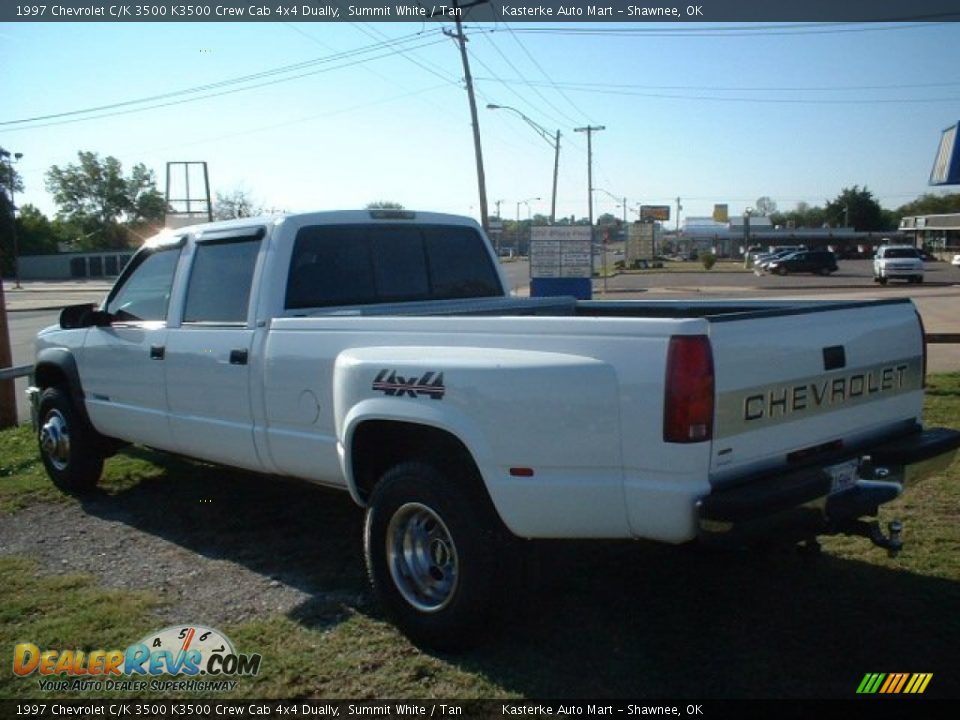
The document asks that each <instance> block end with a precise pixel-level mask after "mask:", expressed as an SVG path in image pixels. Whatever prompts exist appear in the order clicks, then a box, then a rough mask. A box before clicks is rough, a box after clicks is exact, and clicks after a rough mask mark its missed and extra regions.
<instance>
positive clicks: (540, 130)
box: [487, 103, 560, 225]
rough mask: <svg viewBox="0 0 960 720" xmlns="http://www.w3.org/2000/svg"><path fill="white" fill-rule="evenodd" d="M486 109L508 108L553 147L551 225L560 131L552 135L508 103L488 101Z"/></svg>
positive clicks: (553, 214) (551, 221)
mask: <svg viewBox="0 0 960 720" xmlns="http://www.w3.org/2000/svg"><path fill="white" fill-rule="evenodd" d="M487 110H510V111H511V112H514V113H516V114H517V115H519V116H520V117H521V118H523V121H524V122H525V123H527V125H529V126H530V127H532V128H533V129H534V132H536V133H537V135H539V136H540V137H542V138H543V139H544V140H545V141H546V143H547V145H549V146H550V147H552V148H553V195H552V196H551V199H550V224H551V225H553V223H554V221H555V220H556V215H557V171H558V169H559V168H560V131H559V130H557V134H556V137H554V136H553V135H551V134H550V131H549V130H547V129H546V128H545V127H543V126H542V125H540V124H538V123H535V122H534V121H533V120H531V119H530V118H528V117H527V116H526V115H524V114H523V113H522V112H520V111H519V110H517V109H516V108H513V107H510V106H509V105H494V104H493V103H488V104H487ZM539 199H540V198H537V200H539Z"/></svg>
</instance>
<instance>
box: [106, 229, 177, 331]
mask: <svg viewBox="0 0 960 720" xmlns="http://www.w3.org/2000/svg"><path fill="white" fill-rule="evenodd" d="M179 259H180V248H179V247H170V248H162V249H158V250H145V251H142V252H141V253H140V254H138V255H137V256H135V258H134V260H133V261H132V262H131V266H130V270H129V274H127V275H126V277H125V278H123V279H122V281H121V284H120V285H119V286H118V287H117V289H116V290H114V291H113V293H112V294H111V297H110V299H109V301H108V302H107V312H109V313H110V314H111V315H113V316H114V318H115V319H116V320H117V321H119V322H135V321H140V320H166V319H167V306H168V305H169V304H170V289H171V288H172V287H173V276H174V273H175V272H176V270H177V261H178V260H179ZM125 272H128V271H125Z"/></svg>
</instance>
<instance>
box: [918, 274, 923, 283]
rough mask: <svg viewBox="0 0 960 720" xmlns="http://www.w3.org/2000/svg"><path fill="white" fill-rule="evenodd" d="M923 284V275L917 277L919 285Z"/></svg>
mask: <svg viewBox="0 0 960 720" xmlns="http://www.w3.org/2000/svg"><path fill="white" fill-rule="evenodd" d="M922 282H923V275H917V284H918V285H919V284H920V283H922Z"/></svg>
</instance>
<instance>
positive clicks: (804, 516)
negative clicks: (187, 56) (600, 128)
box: [28, 211, 960, 648]
mask: <svg viewBox="0 0 960 720" xmlns="http://www.w3.org/2000/svg"><path fill="white" fill-rule="evenodd" d="M925 357H926V353H925V345H924V340H923V329H922V327H921V322H920V318H919V315H918V314H917V311H916V310H915V308H914V306H913V305H912V303H911V302H910V301H909V300H907V299H890V300H884V301H875V302H859V301H858V302H816V301H814V302H810V301H789V302H787V301H769V302H764V301H753V302H747V301H726V302H715V301H699V302H660V301H641V302H587V301H580V302H578V301H576V300H574V299H572V298H515V297H510V296H509V295H508V293H507V292H506V289H505V284H504V281H503V278H502V276H501V274H500V271H499V268H498V265H497V262H496V258H495V257H494V254H493V252H492V250H491V247H490V244H489V242H488V240H487V239H486V237H485V236H484V234H483V232H482V230H481V229H480V227H479V226H478V225H477V224H476V223H475V222H474V221H472V220H469V219H466V218H460V217H454V216H449V215H439V214H428V213H413V212H408V211H350V212H330V213H314V214H299V215H287V216H282V217H272V218H259V219H244V220H237V221H231V222H227V223H215V224H210V225H198V226H195V227H190V228H184V229H182V230H178V231H175V232H170V233H166V234H162V235H160V236H158V237H155V238H153V239H152V240H151V241H150V242H148V243H147V244H146V245H145V246H144V247H143V248H142V249H141V250H140V251H139V252H138V253H137V254H136V255H135V256H134V258H133V259H132V260H131V262H130V263H129V265H128V266H127V267H126V268H125V270H124V271H123V274H122V275H121V276H120V278H119V279H118V280H117V283H116V285H115V286H114V288H113V289H112V290H111V292H110V294H109V295H108V296H107V298H106V299H105V301H104V302H103V303H102V305H100V306H99V307H95V306H93V305H84V306H73V307H70V308H66V309H65V310H64V311H63V313H62V316H61V319H60V324H59V325H58V326H54V327H50V328H47V329H46V330H44V331H42V332H41V333H40V335H39V337H38V339H37V356H36V366H35V370H34V383H33V385H32V387H31V388H30V390H29V391H28V392H29V394H30V396H31V399H32V401H33V407H34V410H35V426H36V428H37V431H38V438H39V446H40V451H41V454H42V457H43V462H44V464H45V466H46V469H47V472H48V473H49V475H50V477H51V478H52V479H53V481H54V482H55V483H57V484H58V485H59V486H60V487H61V488H63V489H64V490H65V491H68V492H80V491H83V490H85V489H89V488H91V487H93V486H94V485H95V483H96V482H97V481H98V479H99V477H100V473H101V470H102V467H103V461H104V458H105V457H107V456H109V455H110V454H111V453H113V452H116V450H117V449H118V448H119V447H120V446H122V444H123V443H140V444H144V445H148V446H151V447H154V448H159V449H162V450H169V451H172V452H175V453H179V454H182V455H186V456H190V457H194V458H199V459H202V460H205V461H210V462H214V463H221V464H224V465H228V466H235V467H241V468H247V469H251V470H255V471H261V472H263V473H267V474H273V475H283V476H293V477H296V478H303V479H305V480H308V481H312V482H316V483H320V484H323V485H330V486H335V487H339V488H343V489H345V490H347V491H349V493H350V494H351V496H352V497H353V499H354V500H355V501H356V502H357V503H358V504H360V505H361V506H363V507H365V508H366V513H367V516H366V525H365V552H366V558H367V563H368V566H369V572H370V576H371V578H372V582H373V585H374V589H375V591H376V594H377V595H378V597H379V598H380V600H381V602H382V604H383V606H384V608H385V610H386V611H387V613H388V614H389V615H390V616H391V618H392V619H393V620H394V621H395V622H396V623H397V624H398V625H399V626H400V627H401V628H402V629H403V630H404V631H405V632H406V633H408V634H409V635H410V636H411V637H412V638H413V639H415V640H416V641H417V642H420V643H423V644H426V645H432V646H435V647H446V648H452V647H456V646H459V645H463V644H464V643H467V642H469V640H470V638H471V637H473V636H474V635H475V634H476V633H477V632H478V631H479V630H481V629H482V628H483V623H484V619H485V617H486V613H487V610H488V608H489V607H490V605H491V599H492V596H493V594H494V588H495V587H496V585H497V572H498V569H499V567H500V566H502V565H503V560H504V558H505V554H506V553H509V552H511V550H510V548H511V547H512V543H514V542H515V541H516V538H650V539H654V540H659V541H663V542H668V543H682V542H686V541H691V540H694V539H697V538H705V539H709V538H717V537H729V538H732V539H733V540H735V541H737V542H740V541H741V540H743V539H746V538H749V537H750V536H751V535H752V534H756V533H761V535H762V536H763V537H771V536H773V537H779V538H782V539H797V540H801V539H812V538H815V537H816V536H817V535H819V534H826V533H836V532H845V533H855V534H860V535H865V536H868V537H871V538H872V539H873V540H874V541H875V542H876V543H877V544H879V545H882V546H884V547H887V548H889V549H893V550H896V549H898V548H899V546H900V541H899V537H898V536H897V533H892V535H891V536H887V535H884V534H883V532H882V531H880V529H879V526H878V524H877V523H876V521H872V522H868V521H866V520H864V518H868V517H871V516H875V515H876V513H877V508H878V506H880V505H881V504H883V503H886V502H888V501H890V500H893V499H895V498H896V497H898V496H899V495H900V494H901V493H902V492H903V490H904V488H905V486H906V485H907V484H908V483H909V482H911V481H912V480H914V479H916V478H917V477H920V476H921V475H922V474H924V473H927V472H931V471H934V470H936V469H938V468H943V467H945V466H946V464H947V463H949V462H950V460H951V459H952V458H953V455H954V453H955V451H956V449H957V447H958V446H960V433H958V432H955V431H952V430H945V429H928V430H924V429H923V428H922V425H921V411H922V405H923V385H924V370H925V368H924V366H925ZM320 501H321V499H320V497H319V496H318V502H320Z"/></svg>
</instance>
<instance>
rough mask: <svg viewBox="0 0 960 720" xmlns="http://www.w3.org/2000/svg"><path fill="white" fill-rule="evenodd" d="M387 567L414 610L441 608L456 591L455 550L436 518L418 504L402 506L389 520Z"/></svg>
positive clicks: (428, 610)
mask: <svg viewBox="0 0 960 720" xmlns="http://www.w3.org/2000/svg"><path fill="white" fill-rule="evenodd" d="M386 545H387V548H386V549H387V566H388V567H389V569H390V575H391V577H392V578H393V582H394V583H395V585H396V587H397V589H398V590H399V591H400V594H402V595H403V597H404V599H406V601H407V602H408V603H410V604H411V605H413V606H414V607H415V608H417V609H418V610H421V611H423V612H436V611H438V610H442V609H443V608H445V607H446V606H447V605H448V604H449V603H450V601H451V600H452V599H453V596H454V593H455V592H456V589H457V581H458V563H457V547H456V545H455V544H454V542H453V538H451V537H450V531H449V530H448V529H447V526H446V525H445V524H444V522H443V520H441V519H440V516H439V515H437V514H436V513H435V512H434V511H433V510H431V509H430V508H429V507H427V506H426V505H423V504H421V503H407V504H405V505H402V506H401V507H399V508H398V509H397V511H396V512H395V513H394V514H393V517H392V518H390V524H389V526H388V527H387V535H386Z"/></svg>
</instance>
